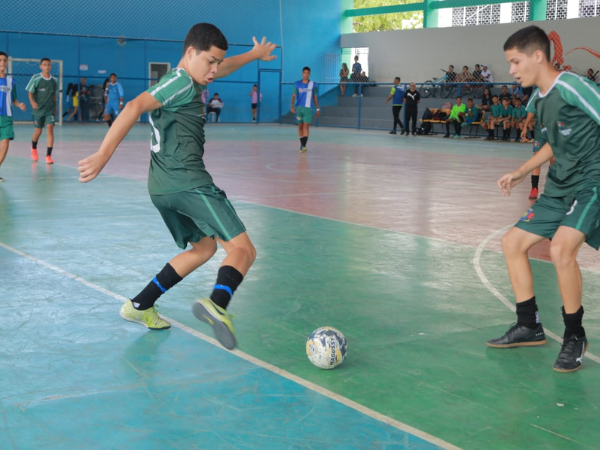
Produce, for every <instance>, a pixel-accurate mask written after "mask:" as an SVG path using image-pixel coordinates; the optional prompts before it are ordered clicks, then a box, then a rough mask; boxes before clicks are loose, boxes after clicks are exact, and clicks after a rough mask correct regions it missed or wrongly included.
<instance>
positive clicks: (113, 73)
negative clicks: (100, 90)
mask: <svg viewBox="0 0 600 450" xmlns="http://www.w3.org/2000/svg"><path fill="white" fill-rule="evenodd" d="M113 75H114V76H115V77H116V76H117V74H116V73H111V74H110V75H109V76H108V77H109V78H110V77H112V76H113ZM117 78H119V77H117Z"/></svg>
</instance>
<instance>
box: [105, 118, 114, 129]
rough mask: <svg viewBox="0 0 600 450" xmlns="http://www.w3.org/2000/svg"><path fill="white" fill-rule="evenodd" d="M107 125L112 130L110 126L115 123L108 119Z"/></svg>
mask: <svg viewBox="0 0 600 450" xmlns="http://www.w3.org/2000/svg"><path fill="white" fill-rule="evenodd" d="M106 123H107V124H108V128H110V126H111V125H112V123H113V121H112V119H108V120H107V121H106Z"/></svg>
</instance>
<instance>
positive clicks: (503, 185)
mask: <svg viewBox="0 0 600 450" xmlns="http://www.w3.org/2000/svg"><path fill="white" fill-rule="evenodd" d="M524 179H525V174H522V173H521V172H519V171H516V172H511V173H507V174H506V175H504V176H503V177H502V178H500V179H499V180H498V187H499V188H500V189H501V190H502V194H503V195H505V196H507V195H510V191H511V190H512V188H513V187H515V186H516V185H517V184H519V183H520V182H521V181H523V180H524Z"/></svg>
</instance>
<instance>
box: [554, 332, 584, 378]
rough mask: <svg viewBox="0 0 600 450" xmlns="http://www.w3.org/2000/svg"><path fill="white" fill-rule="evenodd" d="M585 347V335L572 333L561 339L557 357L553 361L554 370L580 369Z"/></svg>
mask: <svg viewBox="0 0 600 450" xmlns="http://www.w3.org/2000/svg"><path fill="white" fill-rule="evenodd" d="M587 348H588V341H587V339H586V337H585V336H583V337H580V336H577V335H576V334H572V335H571V336H570V337H569V338H568V339H565V340H564V341H563V343H562V347H561V348H560V353H559V354H558V358H557V359H556V362H555V363H554V370H556V371H557V372H575V371H576V370H579V369H581V364H582V360H583V354H584V353H585V352H586V350H587Z"/></svg>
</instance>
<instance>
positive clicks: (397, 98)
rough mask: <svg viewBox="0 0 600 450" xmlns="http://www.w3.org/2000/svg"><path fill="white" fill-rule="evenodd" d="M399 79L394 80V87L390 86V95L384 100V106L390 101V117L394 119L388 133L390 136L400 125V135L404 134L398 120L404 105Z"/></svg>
mask: <svg viewBox="0 0 600 450" xmlns="http://www.w3.org/2000/svg"><path fill="white" fill-rule="evenodd" d="M399 84H400V77H396V78H394V86H392V90H391V91H390V95H388V98H386V99H385V104H386V105H387V102H389V101H390V100H392V99H393V100H392V116H393V117H394V128H393V129H392V131H390V134H396V125H400V134H401V135H402V134H404V125H402V120H400V111H401V110H402V106H403V105H404V89H402V88H401V87H400V86H399Z"/></svg>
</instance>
